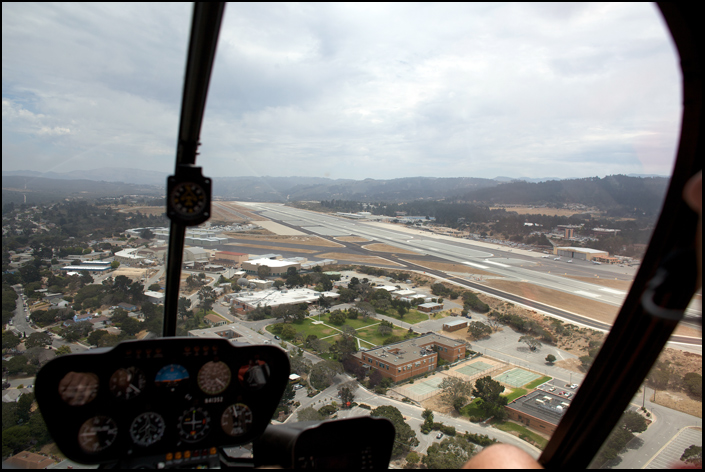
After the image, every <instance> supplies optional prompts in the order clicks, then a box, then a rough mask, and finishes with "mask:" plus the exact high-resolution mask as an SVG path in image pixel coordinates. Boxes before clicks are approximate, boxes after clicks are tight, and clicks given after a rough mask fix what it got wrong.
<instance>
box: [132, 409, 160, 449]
mask: <svg viewBox="0 0 705 472" xmlns="http://www.w3.org/2000/svg"><path fill="white" fill-rule="evenodd" d="M164 428H165V425H164V418H162V417H161V415H159V414H158V413H154V412H147V413H142V414H141V415H139V416H138V417H137V418H135V419H134V420H133V421H132V426H130V436H131V437H132V440H133V441H134V442H135V444H137V445H139V446H145V447H146V446H151V445H152V444H154V443H155V442H157V441H159V440H160V439H161V438H162V436H164Z"/></svg>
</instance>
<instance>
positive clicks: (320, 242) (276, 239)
mask: <svg viewBox="0 0 705 472" xmlns="http://www.w3.org/2000/svg"><path fill="white" fill-rule="evenodd" d="M226 235H227V236H228V237H229V238H233V239H247V240H250V241H267V242H271V243H286V244H301V245H305V246H317V247H345V246H344V245H342V244H338V243H336V242H333V241H329V240H327V239H323V238H319V237H318V236H277V235H269V234H261V235H258V234H243V233H226Z"/></svg>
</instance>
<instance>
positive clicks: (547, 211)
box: [490, 206, 601, 216]
mask: <svg viewBox="0 0 705 472" xmlns="http://www.w3.org/2000/svg"><path fill="white" fill-rule="evenodd" d="M501 209H504V210H507V211H515V212H516V213H518V214H519V215H547V216H573V215H578V214H583V213H590V214H591V215H596V216H599V215H600V214H601V212H599V211H587V210H566V209H563V208H533V207H522V206H516V207H514V206H511V207H510V206H507V207H490V210H501Z"/></svg>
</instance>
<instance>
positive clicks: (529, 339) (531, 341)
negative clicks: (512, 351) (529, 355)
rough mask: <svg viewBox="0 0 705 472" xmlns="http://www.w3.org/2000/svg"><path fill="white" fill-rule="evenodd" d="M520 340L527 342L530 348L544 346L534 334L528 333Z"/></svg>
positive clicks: (533, 349) (534, 348)
mask: <svg viewBox="0 0 705 472" xmlns="http://www.w3.org/2000/svg"><path fill="white" fill-rule="evenodd" d="M519 342H520V343H526V345H527V346H529V349H530V350H532V351H535V350H537V349H538V348H540V347H541V346H542V344H541V341H539V340H538V339H536V338H535V337H533V336H529V335H528V334H527V335H525V336H521V337H519Z"/></svg>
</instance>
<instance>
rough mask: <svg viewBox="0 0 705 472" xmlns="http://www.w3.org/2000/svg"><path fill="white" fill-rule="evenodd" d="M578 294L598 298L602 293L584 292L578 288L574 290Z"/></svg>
mask: <svg viewBox="0 0 705 472" xmlns="http://www.w3.org/2000/svg"><path fill="white" fill-rule="evenodd" d="M574 293H576V294H578V295H584V296H586V297H592V298H600V297H601V296H602V295H599V294H597V293H592V292H585V291H583V290H578V291H577V292H574Z"/></svg>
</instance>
